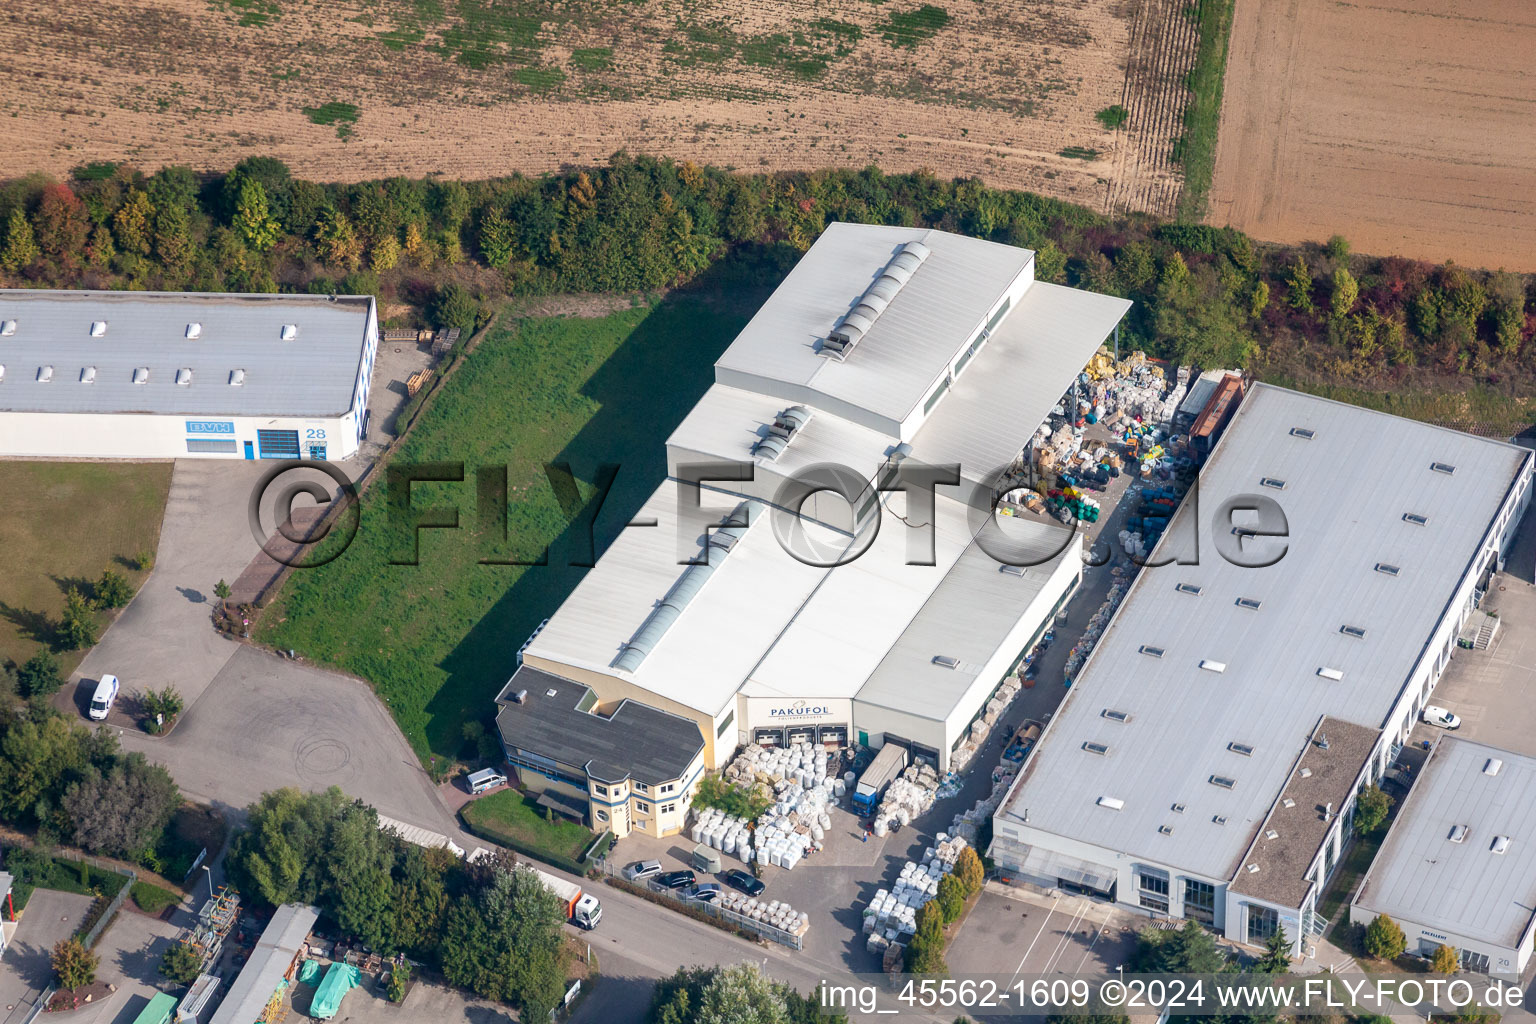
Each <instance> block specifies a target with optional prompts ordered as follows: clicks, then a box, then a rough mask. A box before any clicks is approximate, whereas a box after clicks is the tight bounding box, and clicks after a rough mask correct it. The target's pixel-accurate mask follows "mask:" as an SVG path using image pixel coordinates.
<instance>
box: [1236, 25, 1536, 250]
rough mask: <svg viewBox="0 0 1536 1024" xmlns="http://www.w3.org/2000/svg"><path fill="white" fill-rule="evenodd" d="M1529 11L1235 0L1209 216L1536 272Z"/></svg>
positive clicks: (1534, 32)
mask: <svg viewBox="0 0 1536 1024" xmlns="http://www.w3.org/2000/svg"><path fill="white" fill-rule="evenodd" d="M1533 50H1536V8H1533V7H1532V6H1531V5H1529V4H1521V3H1510V2H1509V0H1413V2H1411V3H1410V2H1408V0H1388V2H1385V3H1381V4H1374V5H1366V6H1362V5H1353V4H1337V3H1333V2H1331V0H1292V2H1290V3H1265V2H1260V0H1240V2H1239V3H1238V5H1237V13H1236V17H1235V20H1234V22H1233V28H1232V45H1231V53H1230V56H1229V57H1228V60H1227V81H1226V89H1225V100H1224V104H1223V108H1222V112H1221V131H1220V135H1219V141H1218V144H1217V149H1216V173H1215V180H1214V182H1213V184H1212V188H1211V196H1210V213H1209V215H1208V218H1207V219H1208V221H1209V222H1210V223H1212V224H1231V225H1232V226H1233V227H1236V228H1240V229H1242V230H1243V231H1246V232H1248V233H1250V234H1252V235H1254V236H1256V237H1258V238H1262V239H1265V240H1266V241H1275V242H1287V243H1295V242H1300V241H1302V240H1304V239H1313V238H1327V237H1328V236H1330V235H1333V234H1335V233H1341V234H1343V235H1345V236H1346V237H1348V238H1349V240H1350V242H1351V243H1353V245H1354V247H1355V249H1356V250H1357V251H1360V252H1369V253H1395V254H1398V255H1401V256H1409V257H1415V258H1418V259H1427V260H1432V261H1435V262H1439V261H1442V260H1445V259H1447V258H1452V259H1455V260H1456V262H1458V263H1461V264H1463V265H1468V266H1486V267H1498V266H1504V267H1507V268H1509V269H1510V270H1522V271H1531V270H1536V189H1533V188H1532V187H1531V184H1532V182H1536V132H1533V131H1532V130H1531V126H1532V124H1533V123H1536V75H1533V74H1532V73H1531V66H1532V65H1531V53H1532V51H1533Z"/></svg>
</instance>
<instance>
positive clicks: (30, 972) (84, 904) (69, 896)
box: [0, 889, 91, 1024]
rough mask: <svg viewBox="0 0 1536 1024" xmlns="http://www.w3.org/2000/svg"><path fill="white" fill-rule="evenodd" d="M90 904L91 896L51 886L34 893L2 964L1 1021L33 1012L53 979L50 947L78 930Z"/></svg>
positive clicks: (3, 1023) (8, 1023)
mask: <svg viewBox="0 0 1536 1024" xmlns="http://www.w3.org/2000/svg"><path fill="white" fill-rule="evenodd" d="M90 907H91V898H90V897H89V896H79V895H76V894H75V893H72V892H55V891H54V890H52V889H38V890H36V891H34V892H33V893H32V898H31V900H29V901H28V903H27V909H26V910H25V911H23V912H22V915H21V920H20V921H18V922H17V924H16V934H15V935H14V936H13V937H12V938H11V944H10V945H9V946H8V947H6V950H5V961H4V967H3V968H0V1024H15V1022H17V1021H20V1020H22V1019H23V1018H24V1017H26V1015H27V1014H29V1013H30V1012H31V1010H32V1004H33V1002H34V1001H35V1000H36V999H37V997H38V996H39V995H40V994H41V993H42V990H43V989H44V988H46V987H47V986H48V984H49V982H51V981H53V968H52V967H51V966H50V965H49V963H48V954H49V951H50V950H52V949H53V947H54V946H55V945H56V944H57V943H58V942H60V941H61V940H63V939H67V938H69V937H70V936H71V935H73V934H74V933H75V929H76V928H78V927H79V926H80V922H81V921H83V920H85V912H86V911H87V910H89V909H90Z"/></svg>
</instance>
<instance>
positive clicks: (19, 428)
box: [0, 289, 379, 460]
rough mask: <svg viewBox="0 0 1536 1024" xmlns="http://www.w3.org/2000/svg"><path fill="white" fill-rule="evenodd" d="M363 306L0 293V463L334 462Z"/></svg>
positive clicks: (352, 394)
mask: <svg viewBox="0 0 1536 1024" xmlns="http://www.w3.org/2000/svg"><path fill="white" fill-rule="evenodd" d="M378 340H379V328H378V314H377V311H376V309H375V306H374V300H373V298H372V297H371V296H366V295H363V296H326V295H225V294H202V293H189V292H178V293H168V292H93V291H44V290H31V289H19V290H10V289H6V290H0V456H4V455H24V456H38V457H44V458H61V457H62V458H95V459H101V458H128V459H170V458H223V459H242V458H243V459H297V458H301V457H302V458H310V459H331V460H338V459H345V458H347V457H348V456H350V455H352V454H353V453H354V452H356V451H357V446H358V442H359V441H360V440H361V439H362V437H363V434H364V432H365V430H366V428H367V423H366V411H367V408H368V390H369V383H370V381H371V379H372V376H373V362H374V356H375V354H376V352H377V349H378Z"/></svg>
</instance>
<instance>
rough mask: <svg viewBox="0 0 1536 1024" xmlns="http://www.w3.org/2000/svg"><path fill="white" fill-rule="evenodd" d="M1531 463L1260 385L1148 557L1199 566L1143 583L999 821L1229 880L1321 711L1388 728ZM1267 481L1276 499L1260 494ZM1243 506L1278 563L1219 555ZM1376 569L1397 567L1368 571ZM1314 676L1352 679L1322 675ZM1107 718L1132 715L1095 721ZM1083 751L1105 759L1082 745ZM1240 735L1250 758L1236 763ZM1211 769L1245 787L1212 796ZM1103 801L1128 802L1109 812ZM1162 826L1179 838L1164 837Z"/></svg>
mask: <svg viewBox="0 0 1536 1024" xmlns="http://www.w3.org/2000/svg"><path fill="white" fill-rule="evenodd" d="M1292 428H1302V429H1305V430H1311V431H1313V432H1314V434H1313V436H1312V439H1310V440H1306V439H1303V438H1302V437H1300V436H1297V435H1296V434H1293V433H1292ZM1529 458H1530V453H1528V452H1526V451H1524V450H1523V449H1520V448H1516V447H1514V446H1512V445H1508V444H1504V443H1502V442H1497V441H1489V440H1484V439H1481V438H1476V437H1472V436H1470V435H1467V434H1462V433H1458V432H1456V431H1452V430H1446V429H1442V428H1439V427H1434V426H1430V425H1428V424H1423V423H1416V422H1413V421H1409V420H1404V419H1399V418H1397V417H1393V416H1389V415H1386V414H1384V413H1377V412H1372V411H1369V410H1366V409H1360V408H1356V407H1354V406H1349V405H1344V404H1341V403H1337V402H1330V401H1326V400H1323V399H1319V398H1314V397H1311V396H1308V395H1302V394H1298V393H1296V392H1293V391H1287V390H1283V389H1281V388H1276V387H1270V386H1267V385H1262V384H1261V385H1257V386H1255V387H1254V388H1253V389H1252V390H1251V391H1250V392H1249V394H1248V396H1247V397H1246V398H1245V399H1244V401H1243V403H1242V405H1241V406H1240V407H1239V409H1238V412H1237V414H1236V416H1235V417H1234V419H1233V421H1232V423H1231V424H1230V425H1229V426H1228V428H1227V431H1226V433H1225V435H1224V436H1223V438H1222V439H1221V441H1220V443H1219V445H1218V446H1217V449H1216V451H1215V453H1214V454H1213V456H1212V458H1211V459H1210V460H1209V461H1208V462H1207V464H1206V466H1205V468H1204V471H1203V472H1202V474H1201V477H1200V482H1199V501H1198V504H1197V503H1196V502H1194V501H1190V500H1186V501H1185V502H1184V503H1183V504H1182V505H1181V507H1180V509H1179V511H1178V513H1177V514H1176V516H1175V517H1174V520H1173V522H1172V523H1171V524H1170V526H1169V528H1168V531H1167V535H1166V536H1165V538H1164V541H1163V543H1162V544H1161V545H1160V547H1159V549H1158V551H1157V552H1155V553H1154V554H1155V556H1156V558H1155V560H1161V559H1162V558H1163V557H1164V556H1166V555H1168V554H1170V553H1172V552H1173V550H1174V549H1175V547H1176V545H1178V544H1179V543H1180V542H1179V541H1178V538H1181V537H1190V536H1194V534H1195V530H1196V527H1197V525H1198V529H1199V537H1200V545H1199V550H1198V558H1199V564H1198V565H1165V566H1162V567H1149V568H1147V569H1144V570H1142V572H1141V573H1140V575H1139V576H1138V578H1137V580H1136V582H1135V583H1134V584H1133V586H1132V588H1131V591H1130V593H1129V594H1127V596H1126V598H1125V600H1124V603H1123V604H1122V605H1121V607H1120V609H1119V612H1118V614H1117V615H1116V616H1115V618H1114V619H1113V621H1112V622H1111V624H1110V626H1109V627H1108V629H1107V630H1106V631H1105V633H1104V635H1103V637H1102V638H1101V639H1100V640H1099V643H1098V645H1097V647H1096V649H1095V650H1094V652H1093V655H1092V656H1091V658H1090V660H1089V662H1088V664H1087V665H1086V666H1085V667H1084V669H1083V670H1082V671H1081V672H1080V673H1079V675H1078V678H1077V679H1076V680H1075V681H1074V682H1073V686H1072V690H1071V693H1070V694H1069V695H1068V698H1067V701H1066V702H1065V704H1064V705H1063V706H1062V708H1061V710H1060V711H1059V712H1058V713H1057V715H1056V717H1055V719H1054V720H1053V721H1052V722H1051V724H1050V726H1049V728H1048V729H1047V731H1046V734H1045V736H1044V737H1043V739H1042V742H1041V743H1040V744H1039V746H1038V747H1037V748H1036V751H1035V754H1034V755H1033V757H1032V758H1031V759H1030V761H1029V762H1028V764H1027V765H1026V766H1025V770H1024V771H1023V772H1022V773H1021V775H1020V779H1019V781H1018V782H1017V783H1016V784H1015V786H1014V788H1013V791H1012V792H1011V793H1010V794H1009V796H1008V798H1007V799H1006V801H1005V803H1004V805H1003V808H1004V809H1003V812H1002V813H1004V814H1006V815H1008V816H1009V817H1011V818H1013V819H1015V820H1021V821H1022V820H1024V815H1025V813H1026V812H1027V816H1028V824H1029V826H1030V828H1031V829H1037V830H1043V831H1045V832H1051V833H1055V834H1058V835H1061V836H1065V837H1070V838H1072V839H1075V840H1080V841H1082V842H1086V843H1091V844H1095V845H1098V846H1102V847H1105V848H1107V849H1111V850H1115V851H1121V852H1124V853H1127V854H1130V855H1137V856H1144V857H1147V858H1150V859H1152V860H1154V861H1155V862H1157V863H1161V864H1168V865H1175V866H1178V867H1180V868H1182V869H1185V870H1189V871H1192V872H1195V873H1197V874H1201V875H1204V876H1206V877H1207V878H1216V879H1228V878H1231V876H1232V874H1233V870H1234V868H1235V866H1236V863H1237V860H1238V858H1239V857H1240V856H1241V855H1242V853H1243V851H1244V849H1245V848H1246V847H1247V846H1248V844H1249V841H1250V840H1251V839H1252V837H1253V835H1254V831H1255V829H1257V827H1258V826H1259V823H1260V822H1261V821H1262V820H1263V818H1264V815H1265V814H1266V813H1267V811H1268V810H1269V808H1270V805H1271V804H1272V803H1273V802H1274V800H1275V798H1276V794H1277V793H1278V792H1279V790H1280V788H1281V786H1282V785H1283V784H1284V781H1285V777H1286V772H1287V771H1288V769H1289V766H1290V764H1291V761H1292V759H1293V758H1294V755H1295V751H1297V750H1299V749H1301V747H1302V745H1303V743H1304V742H1305V739H1306V737H1307V735H1308V733H1309V731H1310V730H1311V728H1312V727H1313V725H1314V724H1315V723H1316V722H1317V720H1318V717H1319V715H1323V714H1326V715H1329V716H1331V717H1334V718H1339V719H1343V720H1345V721H1348V722H1353V723H1356V724H1359V725H1365V726H1370V727H1374V728H1381V727H1382V726H1383V725H1384V724H1385V717H1386V715H1387V714H1388V713H1389V712H1390V710H1391V707H1392V705H1393V704H1394V702H1395V701H1396V699H1397V697H1398V695H1399V693H1400V692H1401V690H1402V688H1403V687H1404V686H1405V685H1406V683H1407V681H1408V675H1409V673H1410V671H1411V670H1412V668H1413V666H1414V665H1415V664H1416V662H1417V661H1418V659H1419V656H1420V654H1421V653H1422V652H1423V649H1424V647H1425V645H1426V644H1427V643H1428V641H1429V638H1430V636H1431V633H1432V630H1433V628H1434V626H1435V625H1436V623H1437V622H1438V621H1439V619H1440V618H1441V616H1442V615H1443V614H1444V613H1445V611H1446V605H1447V603H1448V602H1449V601H1450V599H1451V596H1452V594H1453V593H1454V591H1455V589H1456V587H1457V586H1458V584H1459V583H1460V581H1461V580H1462V578H1463V577H1464V575H1465V574H1466V573H1467V572H1468V571H1469V569H1470V568H1471V561H1472V559H1473V558H1474V557H1475V555H1476V553H1477V552H1478V550H1479V549H1480V547H1481V546H1482V544H1483V541H1484V538H1485V536H1486V535H1487V534H1488V532H1489V531H1490V529H1491V527H1492V524H1493V521H1494V519H1495V517H1496V516H1497V515H1498V513H1499V511H1500V508H1501V506H1502V505H1503V503H1504V501H1505V499H1506V497H1507V496H1508V495H1509V493H1510V490H1511V488H1512V486H1513V484H1514V482H1515V481H1516V479H1517V478H1518V475H1519V473H1520V470H1521V467H1522V466H1523V465H1524V463H1525V462H1526V460H1527V459H1529ZM1432 462H1443V463H1446V464H1449V465H1453V466H1455V472H1454V473H1452V474H1446V473H1443V472H1436V471H1435V470H1433V469H1432V468H1431V463H1432ZM1266 477H1267V478H1271V479H1273V480H1276V481H1283V482H1284V489H1274V488H1270V487H1265V486H1262V485H1261V484H1260V480H1261V478H1266ZM1245 494H1262V495H1265V496H1268V497H1271V498H1273V499H1275V500H1276V501H1277V502H1279V504H1280V506H1281V508H1282V509H1283V510H1284V511H1285V514H1286V516H1287V519H1288V523H1289V532H1290V536H1289V540H1288V547H1287V553H1286V554H1285V556H1284V557H1283V558H1282V559H1280V561H1279V562H1277V563H1276V564H1274V565H1272V566H1269V567H1267V568H1242V567H1239V566H1237V565H1233V564H1232V563H1231V562H1229V561H1227V560H1226V559H1225V558H1223V557H1222V556H1221V555H1220V554H1218V553H1217V551H1216V550H1215V546H1214V537H1213V529H1214V528H1213V527H1212V526H1211V517H1212V515H1213V513H1215V512H1216V510H1217V509H1218V508H1219V507H1220V506H1221V505H1222V503H1223V502H1224V501H1225V500H1226V499H1227V498H1229V497H1234V496H1238V495H1245ZM1405 514H1419V515H1423V516H1425V517H1426V518H1427V523H1426V525H1423V526H1419V525H1414V524H1411V523H1409V522H1407V521H1405V520H1404V518H1403V517H1404V515H1405ZM1197 515H1198V516H1199V517H1200V519H1199V521H1198V524H1197V523H1196V521H1195V518H1196V516H1197ZM1249 543H1250V544H1251V543H1253V542H1251V541H1250V542H1249ZM1259 543H1261V544H1274V543H1276V542H1273V541H1269V542H1259ZM1180 549H1181V550H1183V548H1180ZM1261 550H1273V548H1268V549H1261ZM1378 562H1380V563H1386V564H1389V565H1394V566H1398V567H1400V572H1399V573H1398V574H1397V575H1395V576H1393V575H1388V574H1386V573H1384V572H1379V571H1377V570H1376V568H1375V566H1376V564H1377V563H1378ZM1179 584H1188V585H1192V586H1194V587H1198V588H1200V593H1199V594H1198V595H1194V594H1189V593H1184V592H1181V591H1179V590H1177V589H1176V586H1177V585H1179ZM1239 598H1247V599H1250V600H1252V601H1257V602H1258V603H1259V607H1258V608H1257V609H1252V608H1248V607H1243V606H1240V605H1238V604H1237V601H1238V599H1239ZM1344 626H1357V627H1360V628H1362V629H1364V630H1365V635H1364V636H1363V637H1362V638H1356V637H1354V636H1350V635H1348V634H1345V633H1343V632H1341V627H1344ZM1143 645H1149V646H1152V647H1156V648H1160V649H1161V651H1162V655H1161V657H1153V656H1151V655H1149V654H1146V653H1142V652H1141V648H1142V646H1143ZM1202 661H1205V662H1208V663H1210V665H1211V667H1210V668H1208V669H1202V667H1201V662H1202ZM1218 665H1219V666H1223V667H1222V668H1221V669H1219V670H1217V669H1216V667H1215V666H1218ZM1323 668H1328V669H1333V670H1337V671H1338V672H1339V673H1341V674H1342V678H1340V679H1338V680H1332V679H1328V678H1323V677H1321V676H1319V674H1318V672H1319V670H1320V669H1323ZM1106 708H1111V709H1115V710H1117V711H1122V712H1125V713H1127V714H1128V715H1129V716H1130V717H1129V721H1126V722H1119V721H1114V720H1111V719H1108V718H1105V717H1103V715H1102V712H1103V711H1104V709H1106ZM1089 741H1092V742H1096V743H1102V744H1104V745H1106V746H1108V748H1109V750H1108V753H1107V754H1103V755H1100V754H1094V753H1089V752H1087V751H1085V750H1084V749H1083V747H1082V745H1083V743H1085V742H1089ZM1233 742H1235V743H1241V744H1246V745H1249V746H1251V747H1252V748H1253V753H1252V756H1246V757H1245V756H1242V755H1241V754H1239V753H1234V752H1233V751H1231V750H1229V749H1228V746H1227V745H1228V744H1229V743H1233ZM1213 775H1219V776H1225V777H1230V778H1232V779H1235V785H1234V786H1233V787H1232V788H1230V789H1227V788H1222V787H1219V786H1217V785H1213V784H1212V783H1211V782H1210V781H1209V780H1210V778H1211V776H1213ZM1105 796H1108V797H1113V798H1116V799H1118V800H1121V801H1123V802H1124V807H1123V809H1120V810H1108V809H1106V808H1104V807H1103V806H1099V805H1098V804H1097V801H1098V800H1099V798H1100V797H1105ZM1175 803H1179V804H1182V805H1184V811H1183V813H1174V812H1173V811H1172V810H1171V808H1172V805H1173V804H1175ZM1217 815H1221V816H1223V817H1225V818H1226V824H1224V825H1223V824H1218V823H1216V822H1215V821H1213V818H1214V817H1215V816H1217ZM1164 825H1167V826H1171V827H1172V834H1162V833H1160V832H1159V826H1164Z"/></svg>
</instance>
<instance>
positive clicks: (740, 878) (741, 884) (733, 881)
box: [720, 868, 767, 896]
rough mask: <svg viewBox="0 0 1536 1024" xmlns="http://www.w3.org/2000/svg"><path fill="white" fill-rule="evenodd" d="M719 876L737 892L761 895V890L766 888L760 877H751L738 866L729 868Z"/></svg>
mask: <svg viewBox="0 0 1536 1024" xmlns="http://www.w3.org/2000/svg"><path fill="white" fill-rule="evenodd" d="M720 877H721V878H722V879H724V880H725V884H726V885H728V886H730V887H731V888H732V889H735V890H736V891H737V892H744V893H746V894H747V895H748V896H761V895H762V894H763V890H764V889H766V888H767V886H765V885H764V884H763V880H762V879H761V878H753V877H752V876H751V875H750V874H748V873H747V872H745V871H743V870H741V869H740V868H731V870H729V871H727V872H726V873H725V874H723V875H721V876H720Z"/></svg>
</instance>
